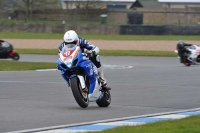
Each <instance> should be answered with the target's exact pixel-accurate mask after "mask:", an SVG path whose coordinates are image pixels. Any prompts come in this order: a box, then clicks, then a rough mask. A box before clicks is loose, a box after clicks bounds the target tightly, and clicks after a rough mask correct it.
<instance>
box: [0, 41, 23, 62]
mask: <svg viewBox="0 0 200 133" xmlns="http://www.w3.org/2000/svg"><path fill="white" fill-rule="evenodd" d="M9 58H11V59H13V60H19V58H20V56H19V54H18V53H17V52H16V51H15V50H14V49H13V46H12V44H10V43H8V42H6V41H3V40H0V59H9Z"/></svg>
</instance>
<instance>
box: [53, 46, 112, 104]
mask: <svg viewBox="0 0 200 133" xmlns="http://www.w3.org/2000/svg"><path fill="white" fill-rule="evenodd" d="M91 53H92V52H90V54H89V53H88V54H85V53H82V51H81V49H80V47H79V46H77V45H75V44H68V45H66V46H64V47H63V49H62V51H61V52H60V54H59V56H60V58H59V59H58V62H57V66H58V69H59V70H61V73H62V74H63V78H64V79H65V80H66V81H67V83H68V85H69V86H70V87H71V90H72V93H73V96H74V98H75V100H76V102H77V103H78V105H79V106H80V107H82V108H86V107H87V106H88V105H89V102H96V103H97V105H98V106H99V107H108V106H109V105H110V103H111V95H110V91H109V90H103V89H102V88H101V82H100V81H99V78H98V74H97V73H98V71H97V68H96V66H95V65H94V64H93V63H92V62H91V61H90V60H89V58H88V57H89V56H92V55H91Z"/></svg>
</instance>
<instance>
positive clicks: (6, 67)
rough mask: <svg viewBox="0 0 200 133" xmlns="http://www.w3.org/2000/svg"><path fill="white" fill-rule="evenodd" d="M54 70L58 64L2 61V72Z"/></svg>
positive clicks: (0, 61) (0, 68)
mask: <svg viewBox="0 0 200 133" xmlns="http://www.w3.org/2000/svg"><path fill="white" fill-rule="evenodd" d="M53 68H56V63H43V62H42V63H40V62H18V61H10V60H0V71H24V70H36V69H53Z"/></svg>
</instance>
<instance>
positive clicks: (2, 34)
mask: <svg viewBox="0 0 200 133" xmlns="http://www.w3.org/2000/svg"><path fill="white" fill-rule="evenodd" d="M63 35H64V33H37V34H36V33H32V32H19V33H15V32H0V37H1V39H60V40H62V38H63ZM79 36H82V37H84V38H86V39H87V40H91V39H93V40H130V41H131V40H169V41H171V40H175V41H178V40H200V37H199V36H198V35H197V36H194V35H191V36H188V35H187V36H183V35H182V36H181V35H96V34H95V35H94V34H90V35H89V34H79Z"/></svg>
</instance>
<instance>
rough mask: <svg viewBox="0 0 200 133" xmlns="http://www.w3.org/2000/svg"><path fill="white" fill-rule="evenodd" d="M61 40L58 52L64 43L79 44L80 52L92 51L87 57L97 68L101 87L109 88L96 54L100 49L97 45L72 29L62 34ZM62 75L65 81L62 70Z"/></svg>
mask: <svg viewBox="0 0 200 133" xmlns="http://www.w3.org/2000/svg"><path fill="white" fill-rule="evenodd" d="M63 40H64V41H63V42H62V43H61V44H60V46H59V47H58V54H60V52H61V51H62V48H63V47H64V46H65V45H68V44H76V45H79V46H80V48H81V51H82V53H84V52H86V51H85V49H86V50H91V51H92V53H93V56H92V57H89V59H90V60H91V61H92V62H93V63H94V65H95V66H96V67H97V69H98V75H99V79H100V81H101V84H102V89H105V90H111V88H110V87H109V86H108V85H107V82H106V78H105V77H104V73H103V69H102V67H101V62H100V57H99V55H98V53H99V51H100V50H99V48H98V47H97V46H94V45H93V44H91V43H90V42H89V41H87V40H85V39H84V38H82V37H79V36H78V35H77V33H76V32H75V31H74V30H69V31H67V32H66V33H65V34H64V37H63ZM58 69H59V70H60V68H58ZM62 76H63V78H64V79H65V80H66V81H67V79H66V77H65V76H64V73H63V72H62Z"/></svg>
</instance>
